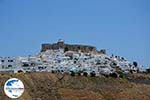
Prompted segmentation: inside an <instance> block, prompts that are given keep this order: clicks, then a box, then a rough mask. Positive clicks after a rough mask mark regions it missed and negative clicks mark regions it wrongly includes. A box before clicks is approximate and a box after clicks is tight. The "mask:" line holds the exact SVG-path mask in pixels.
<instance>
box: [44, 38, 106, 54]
mask: <svg viewBox="0 0 150 100" xmlns="http://www.w3.org/2000/svg"><path fill="white" fill-rule="evenodd" d="M58 49H64V51H76V52H78V51H81V52H86V53H90V52H93V53H102V54H106V50H101V51H98V50H97V48H96V47H94V46H89V45H76V44H75V45H73V44H65V42H64V40H62V39H59V40H58V42H57V43H53V44H42V48H41V52H45V51H46V50H58Z"/></svg>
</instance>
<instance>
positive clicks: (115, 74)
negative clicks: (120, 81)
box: [109, 73, 118, 78]
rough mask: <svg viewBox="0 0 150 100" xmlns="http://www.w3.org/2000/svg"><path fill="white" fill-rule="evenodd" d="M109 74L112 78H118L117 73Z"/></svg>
mask: <svg viewBox="0 0 150 100" xmlns="http://www.w3.org/2000/svg"><path fill="white" fill-rule="evenodd" d="M109 76H110V77H113V78H118V74H117V73H111V74H110V75H109Z"/></svg>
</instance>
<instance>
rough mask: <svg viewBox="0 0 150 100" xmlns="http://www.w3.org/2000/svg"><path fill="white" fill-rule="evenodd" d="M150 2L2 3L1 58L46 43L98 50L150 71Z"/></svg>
mask: <svg viewBox="0 0 150 100" xmlns="http://www.w3.org/2000/svg"><path fill="white" fill-rule="evenodd" d="M149 5H150V0H0V56H19V55H21V56H24V55H33V54H35V53H36V52H39V51H40V46H41V44H42V43H52V42H57V40H58V39H59V38H61V39H64V40H65V41H66V42H67V43H76V44H77V43H81V44H89V45H94V46H96V47H97V48H98V49H103V48H104V49H106V50H107V51H108V54H111V53H113V54H116V55H119V56H123V57H125V58H127V59H129V60H131V61H134V60H135V61H138V62H139V63H140V64H142V65H145V66H150V45H149V43H150V6H149Z"/></svg>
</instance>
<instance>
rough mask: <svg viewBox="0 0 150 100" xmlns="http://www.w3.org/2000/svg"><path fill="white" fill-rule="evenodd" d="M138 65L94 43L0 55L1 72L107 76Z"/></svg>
mask: <svg viewBox="0 0 150 100" xmlns="http://www.w3.org/2000/svg"><path fill="white" fill-rule="evenodd" d="M140 70H141V66H140V65H138V63H137V62H130V61H128V60H126V59H125V58H124V57H120V56H115V55H107V52H106V50H104V49H102V50H100V51H99V50H97V48H96V47H94V46H87V45H73V44H72V45H71V44H65V42H64V41H63V40H61V39H60V40H58V42H57V43H54V44H42V47H41V52H39V53H37V54H35V55H32V56H26V57H1V58H0V72H1V73H20V72H24V73H30V72H51V73H62V74H63V73H68V74H71V75H76V74H78V75H86V76H88V75H89V76H99V77H101V76H107V75H115V76H116V77H117V76H119V75H121V74H128V73H137V72H139V71H140Z"/></svg>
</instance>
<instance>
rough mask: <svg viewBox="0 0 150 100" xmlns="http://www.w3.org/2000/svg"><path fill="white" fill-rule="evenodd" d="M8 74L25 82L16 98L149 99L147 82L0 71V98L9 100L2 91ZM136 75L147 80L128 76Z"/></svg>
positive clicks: (78, 99)
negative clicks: (1, 72)
mask: <svg viewBox="0 0 150 100" xmlns="http://www.w3.org/2000/svg"><path fill="white" fill-rule="evenodd" d="M11 77H13V78H14V77H15V78H18V79H20V80H22V81H23V83H24V85H25V92H24V94H23V95H22V96H21V97H20V98H19V99H17V100H150V85H149V84H144V83H135V82H129V81H128V80H126V79H119V78H118V79H114V78H97V77H95V78H92V77H83V76H74V77H71V76H70V75H61V74H51V73H30V74H23V73H21V74H12V75H10V74H3V75H2V74H0V100H11V99H9V98H8V97H7V96H6V95H5V94H4V91H3V86H4V83H5V82H6V81H7V80H8V79H9V78H11ZM130 77H131V76H130ZM137 77H146V78H145V79H147V77H148V78H149V77H150V75H146V76H143V75H140V74H136V75H135V76H132V77H131V78H133V79H134V78H135V79H136V78H137Z"/></svg>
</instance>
